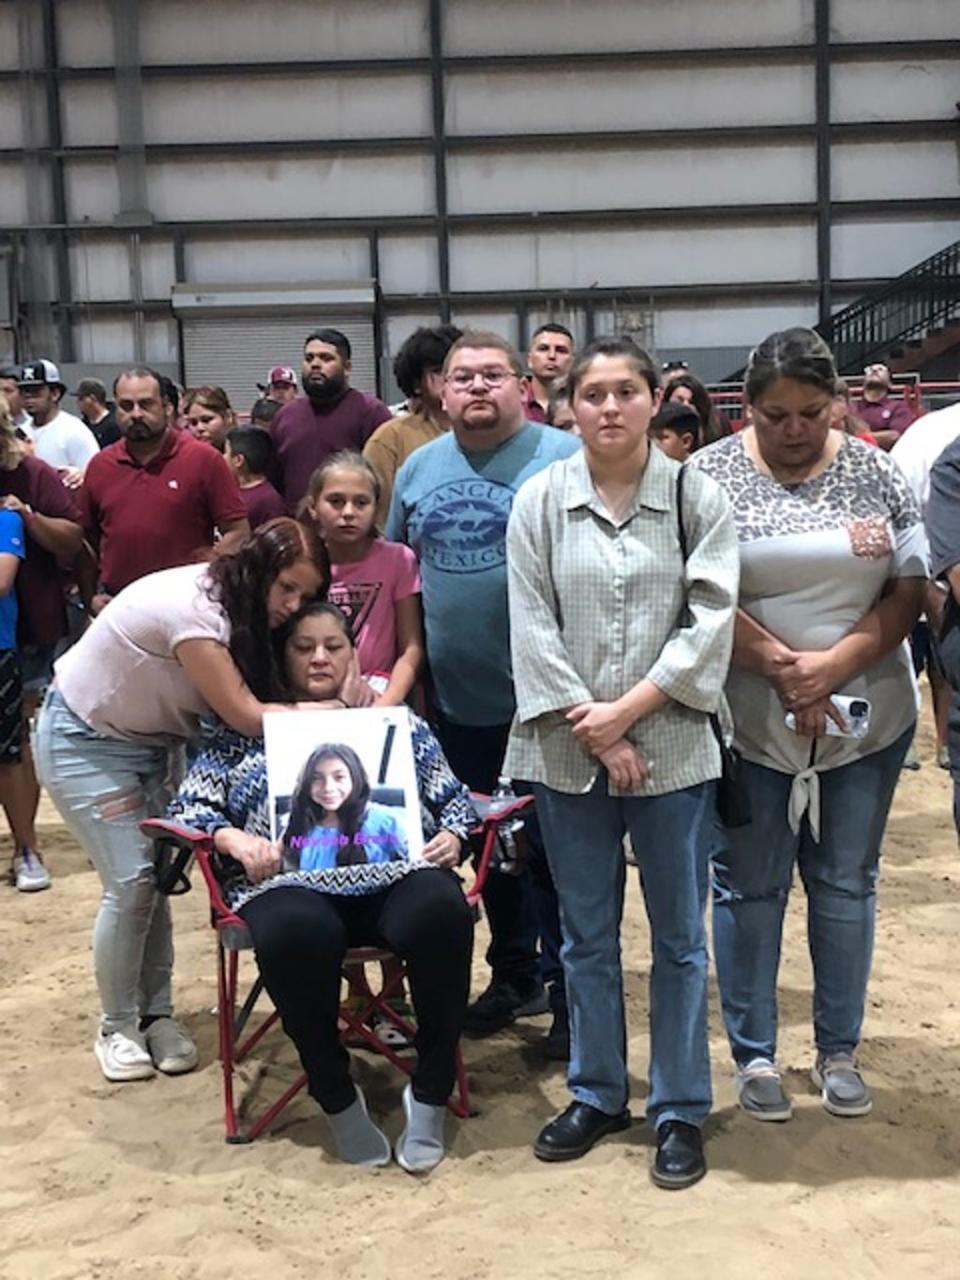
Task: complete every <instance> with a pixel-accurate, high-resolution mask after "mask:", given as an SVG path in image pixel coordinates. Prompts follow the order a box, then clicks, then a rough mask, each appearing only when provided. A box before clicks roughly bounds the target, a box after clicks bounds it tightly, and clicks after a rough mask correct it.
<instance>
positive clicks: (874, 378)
mask: <svg viewBox="0 0 960 1280" xmlns="http://www.w3.org/2000/svg"><path fill="white" fill-rule="evenodd" d="M890 385H891V383H890V370H889V369H888V368H887V366H886V365H885V364H868V365H867V367H866V368H865V369H864V371H863V395H862V397H861V398H860V399H859V400H858V401H857V403H856V404H855V405H854V408H853V411H854V413H855V414H856V416H857V417H858V418H860V419H861V421H863V422H865V423H866V424H867V426H868V427H869V428H870V431H871V432H872V434H873V435H874V437H875V438H876V441H877V444H878V445H879V446H880V448H881V449H888V450H889V449H892V448H893V446H894V445H895V444H896V443H897V441H898V440H899V439H900V437H901V436H902V435H903V433H904V432H905V431H906V429H907V427H909V426H910V424H911V422H913V413H912V412H911V410H910V406H909V405H908V404H907V402H906V400H894V399H893V397H892V396H891V395H890Z"/></svg>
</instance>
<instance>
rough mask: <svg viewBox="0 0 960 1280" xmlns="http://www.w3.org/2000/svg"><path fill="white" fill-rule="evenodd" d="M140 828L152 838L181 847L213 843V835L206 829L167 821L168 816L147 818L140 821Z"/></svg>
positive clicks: (190, 847) (196, 846)
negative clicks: (199, 829) (200, 829)
mask: <svg viewBox="0 0 960 1280" xmlns="http://www.w3.org/2000/svg"><path fill="white" fill-rule="evenodd" d="M140 830H141V831H142V832H143V834H144V835H145V836H146V837H147V838H148V839H150V840H154V841H159V840H163V841H165V842H167V843H168V844H175V845H177V846H178V847H179V848H181V849H197V848H199V847H200V846H201V845H204V844H210V845H212V844H213V836H211V835H210V834H209V833H208V832H206V831H198V830H197V829H196V827H184V826H181V825H180V823H179V822H167V820H166V818H147V820H146V822H141V823H140Z"/></svg>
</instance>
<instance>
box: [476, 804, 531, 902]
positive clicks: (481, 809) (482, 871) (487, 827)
mask: <svg viewBox="0 0 960 1280" xmlns="http://www.w3.org/2000/svg"><path fill="white" fill-rule="evenodd" d="M470 799H471V800H472V801H473V807H474V808H475V809H476V811H477V816H478V817H479V818H480V825H479V827H476V828H474V830H475V831H476V832H477V833H478V834H479V835H480V836H481V837H482V845H481V851H480V861H479V862H478V863H477V872H476V876H475V878H474V882H473V885H472V887H471V888H470V890H469V892H468V893H467V901H468V902H469V903H470V904H471V906H472V905H474V904H475V903H476V902H477V900H478V899H479V897H480V895H481V894H482V893H483V889H484V886H485V885H486V883H487V876H488V875H489V873H490V864H491V862H492V861H493V850H494V846H495V845H496V841H497V831H498V830H499V829H500V827H501V825H502V824H503V823H504V822H507V821H510V820H513V819H516V818H519V817H521V816H522V814H523V812H524V810H526V809H529V808H530V807H531V806H532V805H533V796H512V797H510V796H507V797H503V796H487V795H484V794H483V792H479V791H471V792H470Z"/></svg>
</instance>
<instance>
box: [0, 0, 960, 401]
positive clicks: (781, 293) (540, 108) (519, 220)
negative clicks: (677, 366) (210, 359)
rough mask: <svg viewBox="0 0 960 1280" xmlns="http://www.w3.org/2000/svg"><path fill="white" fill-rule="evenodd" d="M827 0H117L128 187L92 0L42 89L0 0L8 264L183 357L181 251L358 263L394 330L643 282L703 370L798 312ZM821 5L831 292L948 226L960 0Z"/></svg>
mask: <svg viewBox="0 0 960 1280" xmlns="http://www.w3.org/2000/svg"><path fill="white" fill-rule="evenodd" d="M822 3H823V0H725V2H724V4H723V5H718V4H717V3H716V2H715V0H685V3H684V4H682V5H665V4H662V3H659V0H594V2H593V3H591V4H590V5H589V6H587V5H583V4H581V3H579V2H578V0H531V2H530V3H527V4H522V5H518V4H516V3H514V2H512V0H510V2H508V0H488V2H486V3H483V4H477V3H475V0H444V2H443V3H442V4H437V3H434V2H432V0H394V3H391V4H390V5H389V6H388V5H384V4H382V2H381V0H352V2H351V4H349V5H342V4H338V3H334V2H333V0H288V2H287V3H286V4H285V5H284V6H283V18H282V21H278V20H277V10H276V6H274V5H268V4H266V3H263V0H244V3H240V2H239V0H205V3H204V4H202V5H198V4H195V3H192V2H188V0H131V3H130V5H129V6H128V7H127V12H128V14H129V18H128V21H133V20H134V19H137V31H138V35H139V54H140V61H141V63H142V67H141V70H140V73H139V85H140V89H139V92H140V97H141V99H142V114H143V139H142V141H143V150H142V155H141V159H142V162H143V167H144V184H143V189H144V191H145V201H146V206H147V207H146V209H145V210H137V209H135V208H133V209H131V208H130V207H128V206H129V203H130V201H129V192H128V189H127V188H125V186H124V171H123V167H122V165H121V163H120V161H121V159H122V158H123V157H127V158H129V155H128V153H129V148H127V150H125V151H124V152H123V153H122V154H121V153H120V152H118V150H117V144H118V140H119V138H120V132H121V131H120V130H119V129H118V119H119V118H120V114H121V112H120V109H121V105H122V104H121V93H122V90H121V88H120V87H119V82H118V80H117V77H116V75H115V72H114V59H115V49H116V48H117V45H116V44H115V39H114V28H113V17H112V10H113V6H112V5H111V4H110V3H108V0H60V3H57V4H56V6H55V18H56V33H55V34H56V42H55V43H56V48H57V50H58V63H59V66H58V68H56V69H55V70H54V72H53V73H52V83H53V84H54V85H55V88H56V100H57V107H58V111H57V112H56V113H55V114H56V116H57V119H56V120H55V121H54V119H53V116H51V114H50V111H49V102H47V104H46V108H45V106H44V101H43V92H42V90H43V86H44V85H45V84H46V83H47V82H48V79H50V77H47V76H46V75H45V74H41V73H42V72H44V68H43V67H42V66H39V67H38V66H37V65H36V59H37V55H36V52H35V51H34V52H33V53H32V54H31V53H30V51H29V50H28V49H27V48H26V47H25V44H24V41H23V40H21V37H22V36H23V33H24V30H25V19H24V12H25V9H26V8H29V7H30V6H29V0H15V2H14V3H9V4H5V5H2V6H0V224H2V225H3V227H4V228H5V229H6V231H7V233H8V234H9V235H10V236H11V237H12V238H13V240H14V241H15V242H16V246H17V251H18V253H20V254H21V258H22V256H23V254H24V253H25V249H24V245H25V241H26V235H25V233H26V230H27V228H28V227H29V226H31V224H33V225H36V224H38V223H41V222H42V224H43V226H44V227H45V228H49V227H51V226H54V227H61V228H62V231H48V230H44V231H43V232H42V233H38V234H39V235H40V236H41V237H42V240H43V243H42V244H40V246H39V247H38V246H37V243H36V236H35V237H34V243H33V247H32V249H31V254H32V257H31V262H32V264H33V269H32V272H31V276H30V279H31V288H32V289H34V291H35V293H36V295H37V298H36V300H37V302H38V304H39V303H40V302H42V301H43V300H44V299H43V297H41V295H43V294H44V293H45V294H46V295H47V297H46V301H47V302H48V303H52V304H53V305H54V314H55V315H57V316H59V317H60V323H59V328H55V329H54V331H53V332H52V333H51V335H50V339H49V340H50V342H52V343H54V344H57V343H60V344H66V345H68V346H72V348H73V351H72V352H65V351H63V350H60V351H59V354H60V355H61V357H63V356H64V355H72V356H73V358H74V363H76V364H78V365H84V364H91V365H92V364H96V365H97V366H104V365H109V364H110V363H111V362H117V363H123V362H126V361H129V360H131V359H133V358H145V359H148V360H153V361H155V362H158V363H160V364H162V365H164V366H165V367H169V366H170V365H171V364H175V363H176V362H177V361H178V360H179V358H180V354H181V353H180V347H179V337H178V328H177V325H176V323H175V321H174V319H173V316H172V313H171V310H170V301H169V300H170V293H171V289H172V287H173V285H174V284H175V283H176V282H177V281H178V280H180V281H182V280H189V281H195V282H199V283H203V282H213V281H215V282H231V281H232V282H236V283H244V282H255V281H259V280H289V281H291V282H296V281H299V280H303V279H310V280H313V281H322V280H325V279H329V280H334V279H339V280H342V279H351V278H352V279H360V278H363V277H366V276H369V275H371V274H376V276H377V278H378V280H379V282H380V286H381V289H382V291H383V296H384V311H385V314H384V316H383V342H384V346H385V348H386V350H387V351H388V352H389V351H390V350H395V349H396V347H397V345H398V344H399V342H400V341H401V340H402V338H403V337H404V336H405V334H406V333H408V332H409V331H410V330H411V329H412V328H413V327H415V325H416V324H418V323H424V322H430V321H434V320H436V319H439V318H440V316H441V314H442V313H443V312H444V310H448V311H449V313H450V314H451V315H452V316H453V317H454V318H455V319H459V320H471V321H477V322H482V323H484V324H493V325H495V326H496V327H499V328H501V329H503V330H504V331H505V332H507V333H508V334H509V335H510V336H511V337H514V338H516V337H519V336H522V335H523V332H524V331H525V330H527V331H528V330H529V328H530V327H531V326H532V325H533V324H535V323H536V322H537V321H538V320H539V319H541V318H543V317H545V316H547V315H558V314H559V315H562V316H565V317H567V318H568V319H570V320H572V322H573V324H574V327H575V328H576V329H577V330H578V332H579V333H580V334H581V335H583V334H584V333H585V332H586V330H587V328H588V327H591V326H592V327H594V328H598V329H599V328H602V327H603V326H604V325H605V324H606V323H609V322H612V321H613V319H615V318H617V317H622V316H623V315H624V314H627V315H628V316H634V317H635V316H636V315H639V314H641V313H642V314H643V315H648V314H650V313H651V311H652V314H653V316H654V331H653V334H652V337H653V339H654V341H655V342H656V344H657V345H658V346H659V347H660V348H661V349H662V350H664V351H673V350H675V349H678V348H683V349H684V350H686V351H688V352H691V353H697V352H699V353H700V354H701V358H702V361H703V370H704V372H706V373H708V374H713V373H715V372H717V371H720V370H721V369H722V366H723V364H724V362H727V363H728V364H729V363H730V362H731V361H733V360H734V357H735V356H736V355H737V354H738V353H740V352H742V351H743V350H744V349H745V348H746V347H747V346H748V345H750V344H751V343H752V342H754V341H756V340H757V338H758V337H760V336H762V335H763V334H764V333H765V332H767V331H768V330H769V329H770V328H772V327H775V326H778V325H781V324H784V323H790V322H810V321H812V320H814V319H815V318H816V315H817V304H818V298H817V275H818V240H817V194H818V189H817V139H816V136H815V122H816V94H815V70H816V50H815V48H814V31H815V25H816V24H815V16H816V12H817V9H818V5H821V6H822ZM34 7H35V8H40V6H34ZM828 8H829V21H830V30H829V37H830V50H829V56H830V63H831V74H830V121H831V135H830V141H831V148H830V155H831V163H830V177H831V191H830V197H831V201H832V204H831V206H830V210H829V213H830V221H831V230H830V236H829V245H828V247H829V250H830V253H831V257H832V265H831V276H832V302H833V304H834V305H840V304H843V303H845V302H847V301H849V300H850V299H851V298H852V297H853V296H856V295H857V294H858V293H859V292H860V291H862V288H863V286H864V284H865V283H867V282H869V281H872V280H878V279H884V278H889V277H891V276H893V275H895V274H897V273H899V272H900V271H902V270H904V269H905V268H907V267H909V266H910V265H911V264H912V263H913V262H915V261H917V260H918V259H920V258H922V257H924V256H925V255H927V254H928V253H930V252H932V251H934V250H935V249H937V248H939V247H941V246H942V245H945V244H947V243H949V242H950V241H952V240H955V239H957V238H960V218H958V215H957V196H958V175H957V165H956V133H955V108H954V103H955V101H956V99H957V97H958V94H957V70H958V54H960V40H958V39H957V35H958V32H957V28H956V6H955V0H911V3H910V4H909V5H893V4H886V5H877V4H876V3H874V2H873V0H830V3H829V6H828ZM820 12H821V13H822V12H824V10H823V9H822V8H821V9H820ZM431 14H433V16H434V18H437V15H438V14H439V17H440V21H439V23H437V22H435V23H434V26H433V27H431ZM214 31H215V32H216V40H215V41H214V40H212V39H211V36H210V33H211V32H214ZM129 36H130V32H129V30H127V32H126V39H127V40H128V41H129ZM438 40H440V41H441V47H440V48H439V49H437V48H436V47H435V46H436V42H437V41H438ZM435 53H436V54H439V62H438V60H437V58H435V57H432V54H435ZM31 58H32V60H33V64H34V65H33V69H34V71H35V72H36V74H35V75H31V74H29V72H30V65H31ZM305 62H306V63H307V64H308V65H307V66H303V64H304V63H305ZM297 64H301V65H300V66H298V65H297ZM438 66H439V67H440V69H441V72H440V75H441V78H440V82H439V92H440V96H441V101H442V103H443V107H444V109H443V112H442V116H441V120H440V124H441V125H442V129H441V128H439V126H438V124H437V121H436V119H435V117H434V112H433V106H434V100H435V97H436V91H437V89H438V84H437V80H436V75H437V67H438ZM24 67H26V70H27V72H28V74H26V75H24V74H22V71H23V69H24ZM127 91H128V92H129V83H128V84H127ZM51 129H58V130H59V132H60V136H59V138H57V137H53V136H51ZM439 155H442V161H443V164H442V167H438V156H439ZM37 156H40V161H39V163H40V169H39V172H38V173H35V174H34V177H33V179H32V180H31V179H30V177H29V172H30V165H27V164H25V163H24V161H25V160H26V159H27V158H28V157H34V158H36V157H37ZM34 167H36V166H34ZM441 177H442V181H441ZM58 183H59V185H60V190H59V195H58V191H57V184H58ZM125 191H126V192H127V194H125ZM58 200H59V203H60V212H61V215H62V219H63V221H62V222H61V221H60V220H59V219H58V217H57V207H56V206H57V203H58ZM441 206H443V207H441ZM58 250H59V252H60V254H61V258H60V260H59V261H58V259H57V254H58ZM38 262H40V263H41V265H42V266H43V269H42V270H39V269H37V263H38ZM38 314H39V305H38ZM37 323H38V324H39V321H38V322H37ZM284 340H285V341H286V340H287V339H284ZM191 358H192V357H191ZM694 358H695V359H696V354H694ZM708 365H709V367H708ZM251 374H256V375H257V376H259V370H252V371H251Z"/></svg>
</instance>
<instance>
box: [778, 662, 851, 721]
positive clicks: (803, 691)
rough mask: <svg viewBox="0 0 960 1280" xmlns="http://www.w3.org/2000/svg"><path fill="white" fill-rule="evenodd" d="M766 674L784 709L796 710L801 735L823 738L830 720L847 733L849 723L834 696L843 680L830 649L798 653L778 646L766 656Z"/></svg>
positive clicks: (795, 717) (794, 713) (795, 715)
mask: <svg viewBox="0 0 960 1280" xmlns="http://www.w3.org/2000/svg"><path fill="white" fill-rule="evenodd" d="M764 675H765V676H766V678H767V679H768V680H769V681H770V683H771V684H772V685H773V687H774V689H775V691H776V693H777V696H778V697H779V699H780V701H781V703H782V704H783V706H784V707H785V709H786V710H787V711H791V712H793V716H794V719H795V721H796V726H797V733H798V734H800V735H801V736H802V737H804V738H822V737H823V735H824V734H825V733H826V731H827V720H832V721H833V722H834V724H836V725H837V726H838V727H839V728H840V729H841V730H842V731H843V732H844V733H845V732H846V730H847V722H846V720H845V719H844V717H843V713H842V712H841V711H840V710H839V708H838V707H837V706H836V705H835V704H834V702H833V700H832V697H831V695H832V694H833V693H835V692H836V690H837V689H838V688H839V687H840V685H841V684H842V683H843V679H844V676H843V673H842V672H841V670H840V667H839V663H838V662H837V659H836V658H835V656H834V655H833V653H832V652H831V650H829V649H825V650H823V651H822V652H818V651H815V650H804V651H800V652H795V651H794V650H793V649H789V648H788V647H787V646H786V645H777V646H776V647H775V648H774V649H773V651H772V652H771V653H770V655H769V658H768V659H767V662H766V664H765V670H764Z"/></svg>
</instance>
